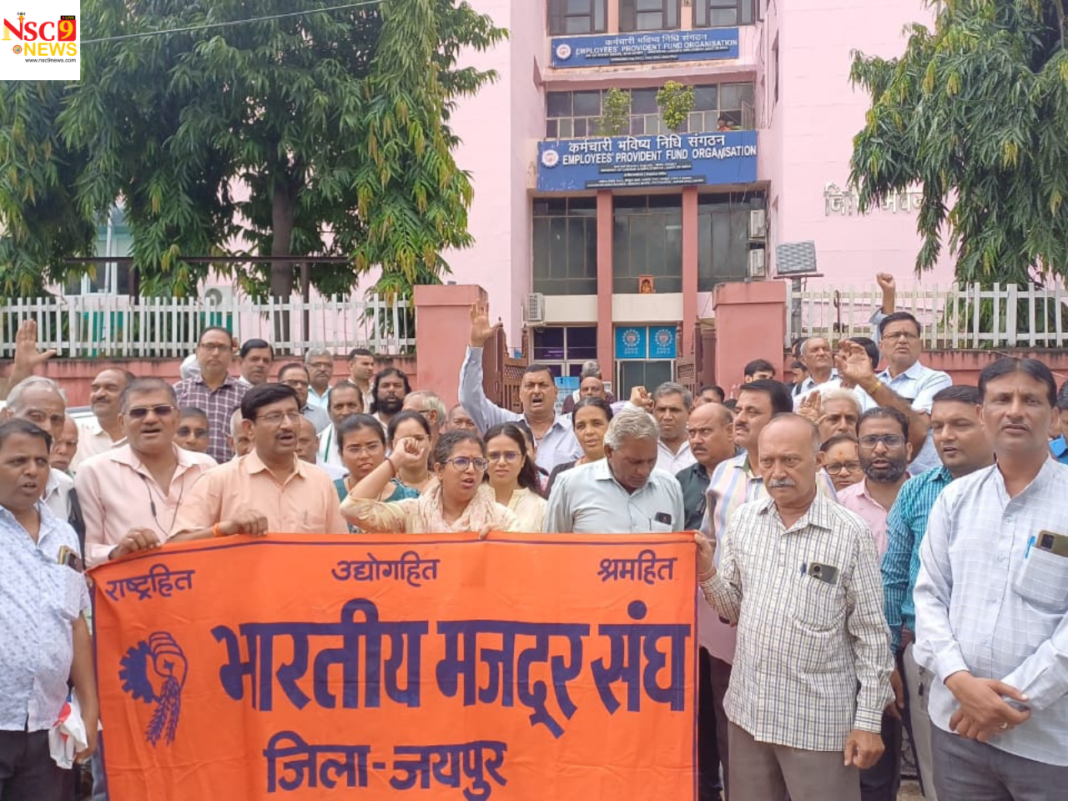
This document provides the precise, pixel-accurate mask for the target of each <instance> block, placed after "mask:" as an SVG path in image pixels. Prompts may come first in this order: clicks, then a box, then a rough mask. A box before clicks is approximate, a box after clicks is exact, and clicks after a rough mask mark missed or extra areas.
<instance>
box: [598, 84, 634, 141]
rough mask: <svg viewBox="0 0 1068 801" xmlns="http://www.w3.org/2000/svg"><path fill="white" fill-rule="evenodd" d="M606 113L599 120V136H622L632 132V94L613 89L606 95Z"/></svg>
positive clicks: (623, 90)
mask: <svg viewBox="0 0 1068 801" xmlns="http://www.w3.org/2000/svg"><path fill="white" fill-rule="evenodd" d="M602 105H603V111H604V113H603V114H601V116H600V117H599V118H598V119H597V135H598V136H621V135H622V134H625V133H626V132H627V131H629V130H630V92H629V91H628V90H627V89H619V88H617V87H614V86H613V87H612V88H611V89H609V90H608V91H607V92H605V93H604V101H603V103H602Z"/></svg>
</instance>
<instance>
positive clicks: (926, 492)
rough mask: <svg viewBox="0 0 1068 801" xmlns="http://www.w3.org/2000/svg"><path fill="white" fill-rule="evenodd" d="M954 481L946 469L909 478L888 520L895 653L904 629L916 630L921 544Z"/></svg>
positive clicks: (889, 609) (886, 590)
mask: <svg viewBox="0 0 1068 801" xmlns="http://www.w3.org/2000/svg"><path fill="white" fill-rule="evenodd" d="M952 480H953V475H952V473H950V472H949V470H947V469H946V468H945V467H940V468H938V469H937V470H929V471H927V472H926V473H923V474H922V475H918V476H916V477H915V478H910V479H909V480H908V481H906V482H905V483H904V484H903V485H902V487H901V492H899V493H898V494H897V500H896V501H894V505H893V506H891V507H890V514H888V515H887V516H886V554H885V555H884V556H883V562H882V573H883V599H884V602H885V604H886V622H887V623H889V624H890V637H891V640H892V642H893V646H894V650H895V651H896V650H897V649H898V648H899V647H900V646H901V631H902V629H908V630H909V631H915V630H916V609H915V607H914V606H913V603H912V593H913V591H914V590H915V589H916V576H917V575H919V572H920V542H922V541H923V535H924V534H925V533H926V531H927V518H928V517H929V516H930V514H931V507H932V506H934V502H935V501H936V500H938V496H939V495H941V494H942V490H944V489H945V488H946V487H947V486H949V482H950V481H952Z"/></svg>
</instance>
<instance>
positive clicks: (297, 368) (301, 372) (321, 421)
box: [278, 362, 330, 434]
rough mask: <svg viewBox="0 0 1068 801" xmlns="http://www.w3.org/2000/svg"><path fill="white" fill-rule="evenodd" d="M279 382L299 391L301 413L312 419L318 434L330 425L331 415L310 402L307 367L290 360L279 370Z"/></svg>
mask: <svg viewBox="0 0 1068 801" xmlns="http://www.w3.org/2000/svg"><path fill="white" fill-rule="evenodd" d="M278 383H279V384H285V385H286V386H287V387H292V388H293V390H294V391H295V392H296V393H297V403H299V404H300V413H301V414H303V415H304V417H305V418H306V419H308V420H310V421H311V423H312V425H313V426H315V432H316V433H317V434H318V433H319V432H320V431H322V430H323V429H324V428H326V427H327V426H328V425H330V417H329V415H327V413H326V412H324V411H323V410H322V409H320V408H319V407H318V406H312V405H310V404H309V403H308V388H309V387H310V386H311V377H310V376H309V375H308V368H307V367H305V366H304V365H303V364H301V363H300V362H289V363H288V364H285V365H283V366H282V369H281V370H279V371H278Z"/></svg>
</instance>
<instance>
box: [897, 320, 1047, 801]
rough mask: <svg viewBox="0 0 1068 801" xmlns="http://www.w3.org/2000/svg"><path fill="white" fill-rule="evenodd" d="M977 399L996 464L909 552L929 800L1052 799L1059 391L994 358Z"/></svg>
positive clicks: (1035, 374) (959, 487)
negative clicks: (929, 757)
mask: <svg viewBox="0 0 1068 801" xmlns="http://www.w3.org/2000/svg"><path fill="white" fill-rule="evenodd" d="M884 322H885V321H884ZM979 394H980V395H981V396H982V418H983V425H984V427H985V428H986V431H987V436H988V437H990V438H992V439H993V443H994V454H995V457H996V462H995V464H994V465H992V466H990V467H985V468H981V469H979V470H976V471H975V472H973V473H971V474H970V475H967V476H964V477H963V478H959V479H955V480H954V481H953V482H952V483H951V484H950V485H949V486H948V487H946V488H945V489H944V490H943V491H942V494H941V495H939V496H938V500H936V501H935V503H934V507H933V508H932V510H931V516H930V518H929V520H928V524H927V534H926V535H925V536H924V538H923V542H922V544H921V545H920V574H919V577H918V578H917V580H916V592H915V597H914V600H915V604H916V653H917V658H918V659H919V661H920V664H922V665H923V666H924V667H926V668H929V669H931V670H933V671H934V673H935V680H934V681H932V683H931V697H930V705H929V710H930V714H931V720H932V722H933V723H934V729H933V731H932V749H933V752H934V783H935V788H936V790H937V792H938V797H939V799H941V801H987V800H988V799H990V800H991V801H992V800H993V799H997V800H998V801H1000V800H1001V799H1027V801H1053V799H1061V798H1063V797H1064V792H1065V786H1066V785H1068V663H1066V661H1065V656H1064V655H1065V654H1066V653H1068V529H1066V526H1065V514H1064V502H1065V498H1066V497H1068V467H1066V466H1065V465H1062V464H1059V463H1058V462H1057V461H1056V460H1054V459H1052V458H1050V453H1049V428H1050V422H1051V420H1052V416H1053V414H1054V411H1053V409H1054V406H1055V404H1056V399H1057V385H1056V383H1055V382H1054V380H1053V374H1052V373H1051V372H1050V370H1049V368H1048V367H1047V366H1046V365H1045V364H1043V363H1042V362H1040V361H1037V360H1035V359H1015V358H1003V359H999V360H998V361H996V362H994V363H993V364H990V365H988V366H987V367H986V368H984V369H983V371H982V373H980V375H979ZM954 732H955V734H954Z"/></svg>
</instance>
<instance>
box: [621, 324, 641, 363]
mask: <svg viewBox="0 0 1068 801" xmlns="http://www.w3.org/2000/svg"><path fill="white" fill-rule="evenodd" d="M648 336H649V331H648V329H647V328H646V327H645V326H644V325H621V326H617V327H616V358H617V359H647V358H648V357H649V341H648Z"/></svg>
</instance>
